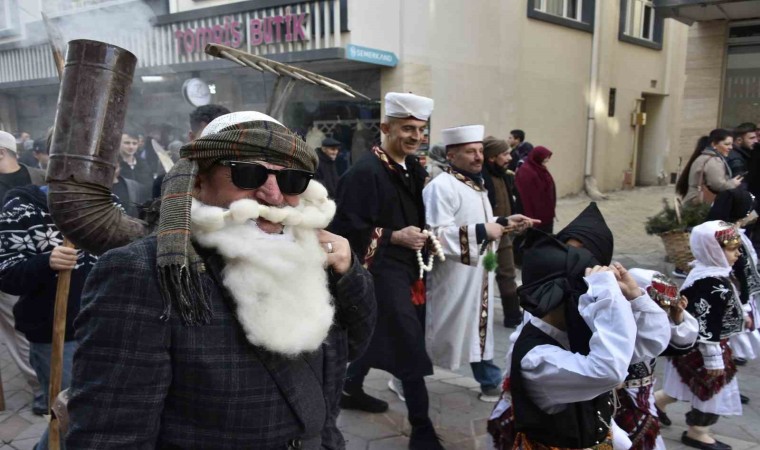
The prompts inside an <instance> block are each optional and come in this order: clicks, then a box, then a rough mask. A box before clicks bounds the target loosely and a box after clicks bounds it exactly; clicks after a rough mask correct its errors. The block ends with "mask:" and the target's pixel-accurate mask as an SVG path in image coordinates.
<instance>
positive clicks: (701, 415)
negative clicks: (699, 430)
mask: <svg viewBox="0 0 760 450" xmlns="http://www.w3.org/2000/svg"><path fill="white" fill-rule="evenodd" d="M718 418H720V416H719V415H717V414H712V413H706V412H702V411H700V410H698V409H694V408H692V409H691V411H689V412H687V413H686V425H689V426H693V427H709V426H711V425H715V424H716V423H718Z"/></svg>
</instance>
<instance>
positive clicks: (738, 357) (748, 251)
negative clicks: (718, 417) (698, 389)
mask: <svg viewBox="0 0 760 450" xmlns="http://www.w3.org/2000/svg"><path fill="white" fill-rule="evenodd" d="M756 219H757V214H756V213H755V197H754V196H753V195H752V194H750V193H749V192H747V191H746V190H744V189H731V190H730V191H723V192H721V193H720V194H718V196H717V197H716V198H715V202H713V205H712V208H710V213H709V214H708V215H707V220H723V221H726V222H730V223H733V224H735V225H736V226H737V227H738V228H739V229H740V231H741V233H742V234H741V238H742V245H741V248H740V250H741V255H740V256H739V260H738V261H736V264H734V267H733V270H734V275H735V276H736V279H737V281H738V282H739V286H738V288H739V289H738V290H739V300H741V302H742V307H743V308H744V312H745V314H746V315H747V316H748V317H749V320H748V321H747V328H746V330H745V332H744V333H740V334H737V335H736V336H732V337H731V338H730V339H729V340H728V345H729V346H730V347H731V351H733V352H734V361H735V362H736V363H737V365H742V364H746V362H747V360H751V359H755V358H757V357H758V356H760V331H758V329H757V325H758V323H760V322H759V321H760V312H759V311H758V304H757V297H758V295H760V274H758V271H757V254H756V253H755V249H754V247H753V246H752V242H751V240H750V238H749V237H747V233H746V232H745V230H744V229H743V228H744V227H746V226H747V225H750V224H751V223H753V222H754V221H755V220H756ZM741 399H742V403H749V398H748V397H745V396H744V395H742V396H741Z"/></svg>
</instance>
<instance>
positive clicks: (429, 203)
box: [422, 173, 494, 370]
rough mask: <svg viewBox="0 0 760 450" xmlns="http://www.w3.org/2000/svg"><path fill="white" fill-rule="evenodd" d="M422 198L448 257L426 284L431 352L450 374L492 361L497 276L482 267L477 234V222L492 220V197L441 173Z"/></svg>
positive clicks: (426, 334) (436, 363)
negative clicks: (494, 295)
mask: <svg viewBox="0 0 760 450" xmlns="http://www.w3.org/2000/svg"><path fill="white" fill-rule="evenodd" d="M422 198H423V200H424V202H425V219H426V222H427V224H428V225H429V226H430V227H432V230H433V233H434V234H435V236H436V237H437V238H438V240H439V241H440V242H441V247H442V249H443V252H444V254H445V255H446V261H445V262H443V263H441V262H439V261H437V260H436V265H435V266H434V268H433V270H432V272H430V273H429V274H428V278H427V283H426V284H427V298H426V301H427V305H426V307H427V309H426V315H427V318H426V329H425V341H426V345H427V350H428V354H429V355H430V358H431V359H432V361H433V364H435V365H437V366H440V367H444V368H446V369H449V370H456V369H457V368H459V366H460V365H461V364H467V363H470V362H479V361H489V360H492V359H493V346H494V344H493V342H494V339H493V289H491V288H490V286H493V285H494V283H493V280H494V274H493V272H486V271H485V269H484V268H483V261H482V258H481V254H480V249H481V244H478V242H477V238H476V231H475V229H476V225H477V224H482V223H486V222H493V221H494V217H493V212H492V210H491V204H490V202H489V201H488V193H487V192H486V190H485V188H484V189H482V190H480V191H478V190H476V189H474V188H473V187H471V186H469V185H468V184H465V183H464V182H462V181H460V180H458V179H457V178H455V177H454V176H453V175H451V174H449V173H442V174H440V175H439V176H437V177H436V178H435V179H433V180H432V181H431V182H430V183H429V184H428V185H427V186H426V187H425V189H424V190H423V191H422ZM491 249H493V246H492V245H491ZM484 281H485V284H484Z"/></svg>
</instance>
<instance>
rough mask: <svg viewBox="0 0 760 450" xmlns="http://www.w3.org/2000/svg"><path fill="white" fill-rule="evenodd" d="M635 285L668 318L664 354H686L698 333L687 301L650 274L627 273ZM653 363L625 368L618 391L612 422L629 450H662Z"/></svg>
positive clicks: (668, 283)
mask: <svg viewBox="0 0 760 450" xmlns="http://www.w3.org/2000/svg"><path fill="white" fill-rule="evenodd" d="M628 273H630V274H631V276H632V277H633V279H634V280H636V284H638V285H639V287H640V288H641V289H643V290H644V291H646V293H647V294H649V297H650V298H651V299H652V300H654V301H655V302H656V303H657V304H658V305H659V306H660V307H662V308H663V309H664V310H665V311H667V312H668V313H669V314H668V315H669V320H670V342H669V346H668V349H667V350H666V351H665V352H664V354H670V353H673V352H678V351H687V350H689V349H691V347H693V346H694V342H695V341H696V339H697V333H698V332H699V324H698V323H697V320H696V319H695V318H694V317H693V316H692V315H691V314H689V313H688V312H686V311H685V308H686V305H687V304H688V301H687V300H686V298H685V297H683V296H680V297H679V295H678V285H676V284H675V283H673V281H672V280H670V279H669V278H667V277H666V276H665V275H663V274H661V273H659V272H655V271H653V270H645V269H631V270H630V271H629V272H628ZM655 362H656V359H655V358H652V359H651V360H648V361H641V362H638V363H634V364H631V365H630V366H629V367H628V377H627V378H626V380H625V383H624V384H623V386H622V387H621V388H619V389H618V399H619V401H620V407H619V408H618V409H617V411H616V412H615V422H616V423H617V424H618V425H619V426H620V427H621V428H622V429H623V430H625V431H626V432H627V433H628V437H629V438H630V439H631V442H632V446H631V449H632V450H652V449H657V450H664V449H665V442H664V441H663V439H662V436H660V423H659V421H658V418H657V413H656V409H655V406H654V391H653V390H652V388H653V387H654V382H655V380H654V368H655Z"/></svg>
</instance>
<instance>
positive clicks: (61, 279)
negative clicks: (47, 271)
mask: <svg viewBox="0 0 760 450" xmlns="http://www.w3.org/2000/svg"><path fill="white" fill-rule="evenodd" d="M63 246H64V247H69V248H74V245H72V244H71V242H69V240H68V239H64V240H63ZM70 286H71V270H61V271H59V272H58V287H57V289H56V291H55V313H54V315H53V349H52V352H51V357H50V388H49V390H48V397H49V398H48V414H50V431H49V434H48V438H49V439H48V446H49V447H50V449H51V450H58V449H60V442H61V435H60V429H59V427H58V418H57V417H56V416H55V415H53V414H51V411H52V408H53V403H55V399H56V398H58V393H59V392H60V391H61V380H62V379H63V347H64V343H65V341H66V310H67V309H68V306H69V287H70Z"/></svg>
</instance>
